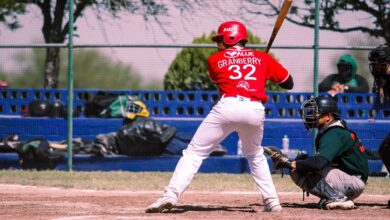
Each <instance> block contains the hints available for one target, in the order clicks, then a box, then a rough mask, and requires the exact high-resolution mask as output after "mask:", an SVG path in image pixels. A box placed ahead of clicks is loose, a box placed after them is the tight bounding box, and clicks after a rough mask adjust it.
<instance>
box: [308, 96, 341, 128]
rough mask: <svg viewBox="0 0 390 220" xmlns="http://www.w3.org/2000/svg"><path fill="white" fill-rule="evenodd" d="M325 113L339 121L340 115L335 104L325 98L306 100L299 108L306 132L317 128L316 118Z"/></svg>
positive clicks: (328, 98)
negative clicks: (330, 114)
mask: <svg viewBox="0 0 390 220" xmlns="http://www.w3.org/2000/svg"><path fill="white" fill-rule="evenodd" d="M327 113H332V115H333V117H334V118H335V119H340V113H339V110H338V108H337V104H336V102H335V101H334V100H333V99H332V98H330V97H325V96H319V97H317V98H311V99H308V100H306V101H305V102H304V103H303V104H302V106H301V115H302V119H303V122H304V124H305V127H306V129H307V130H309V131H310V130H312V129H313V128H317V127H318V117H319V116H320V115H324V114H327Z"/></svg>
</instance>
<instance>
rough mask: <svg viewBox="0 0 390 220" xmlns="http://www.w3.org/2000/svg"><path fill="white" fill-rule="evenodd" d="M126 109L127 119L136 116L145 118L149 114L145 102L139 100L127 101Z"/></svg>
mask: <svg viewBox="0 0 390 220" xmlns="http://www.w3.org/2000/svg"><path fill="white" fill-rule="evenodd" d="M126 110H127V111H126V117H127V118H129V119H134V118H135V117H136V116H141V117H145V118H147V117H149V115H150V113H149V110H148V108H147V107H146V105H145V103H143V102H142V101H139V100H136V101H130V102H127V105H126Z"/></svg>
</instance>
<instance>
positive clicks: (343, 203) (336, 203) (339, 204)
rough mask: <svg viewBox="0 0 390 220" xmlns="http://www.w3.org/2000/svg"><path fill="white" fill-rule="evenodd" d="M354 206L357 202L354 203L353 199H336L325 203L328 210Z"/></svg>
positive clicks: (347, 208)
mask: <svg viewBox="0 0 390 220" xmlns="http://www.w3.org/2000/svg"><path fill="white" fill-rule="evenodd" d="M354 208H355V204H354V203H353V201H352V200H340V201H334V202H330V203H328V204H326V205H325V209H328V210H332V209H342V210H350V209H354Z"/></svg>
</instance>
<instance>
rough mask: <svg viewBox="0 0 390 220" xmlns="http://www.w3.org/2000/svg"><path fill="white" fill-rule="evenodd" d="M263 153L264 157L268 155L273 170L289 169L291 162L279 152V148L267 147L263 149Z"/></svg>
mask: <svg viewBox="0 0 390 220" xmlns="http://www.w3.org/2000/svg"><path fill="white" fill-rule="evenodd" d="M263 148H264V152H265V153H266V155H268V156H269V157H270V158H271V159H272V161H273V163H274V164H273V168H274V169H276V170H278V169H283V168H288V169H291V160H290V159H289V158H288V157H287V156H286V155H285V154H283V153H282V151H280V149H279V148H277V147H273V146H267V147H263Z"/></svg>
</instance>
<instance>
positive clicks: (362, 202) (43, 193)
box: [0, 170, 390, 220]
mask: <svg viewBox="0 0 390 220" xmlns="http://www.w3.org/2000/svg"><path fill="white" fill-rule="evenodd" d="M171 175H172V173H169V172H164V173H154V172H62V171H20V170H3V171H0V194H1V195H0V198H1V202H0V209H1V213H0V219H246V220H249V219H313V218H315V219H316V220H317V219H370V220H372V219H386V218H387V219H389V218H390V217H389V216H390V209H388V208H387V201H388V200H389V199H390V187H389V186H390V180H389V179H388V178H384V177H372V178H370V179H369V181H368V185H367V187H366V190H365V192H364V193H363V194H362V195H361V196H360V197H359V198H358V199H356V200H355V204H356V206H357V207H356V209H354V210H349V211H342V210H337V211H328V210H319V209H317V208H316V205H317V202H318V199H317V198H316V197H315V196H313V195H310V196H308V197H307V196H305V198H304V200H303V194H302V191H300V189H299V188H298V187H296V186H295V185H294V184H293V182H292V181H291V179H290V177H289V176H284V177H283V178H281V176H280V175H273V180H274V184H275V185H276V188H277V190H278V193H279V197H280V200H281V204H282V206H283V207H284V209H283V211H282V212H281V213H264V212H262V208H263V205H262V202H261V194H260V193H259V191H257V190H256V187H255V184H254V182H253V180H252V179H251V177H250V176H249V175H248V174H239V175H237V174H234V175H233V174H202V173H200V174H198V175H197V176H196V177H195V179H194V181H193V182H192V184H191V185H190V187H189V188H188V189H187V191H186V192H185V193H184V195H183V196H182V198H181V200H180V201H179V203H178V205H177V207H175V208H174V209H172V210H171V211H170V212H166V213H159V214H147V213H144V209H145V207H147V206H148V205H149V204H150V203H151V202H153V201H154V200H156V199H157V198H158V197H159V196H160V195H161V192H162V190H163V188H164V186H165V185H166V184H167V183H168V181H169V179H170V177H171Z"/></svg>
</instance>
